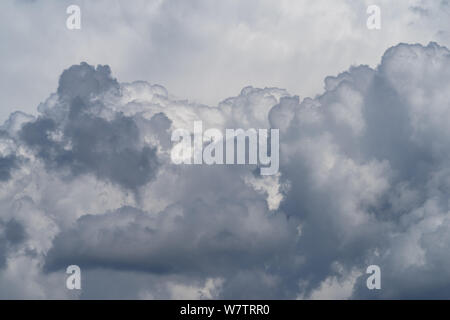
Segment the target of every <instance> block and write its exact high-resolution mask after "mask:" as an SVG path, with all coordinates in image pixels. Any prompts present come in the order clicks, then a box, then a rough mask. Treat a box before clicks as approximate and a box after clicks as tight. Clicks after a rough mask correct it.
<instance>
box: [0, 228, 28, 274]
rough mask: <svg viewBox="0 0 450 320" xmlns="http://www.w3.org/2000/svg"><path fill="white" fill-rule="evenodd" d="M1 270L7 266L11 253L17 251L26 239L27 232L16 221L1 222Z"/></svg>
mask: <svg viewBox="0 0 450 320" xmlns="http://www.w3.org/2000/svg"><path fill="white" fill-rule="evenodd" d="M0 231H1V232H0V270H1V269H3V268H4V267H5V265H6V258H7V256H8V254H9V253H11V252H13V251H14V249H16V246H17V245H18V244H20V243H22V242H23V241H24V240H25V238H26V232H25V229H24V227H23V225H22V224H21V223H19V222H18V221H16V220H15V219H10V220H9V221H3V220H0Z"/></svg>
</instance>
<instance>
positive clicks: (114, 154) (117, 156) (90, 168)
mask: <svg viewBox="0 0 450 320" xmlns="http://www.w3.org/2000/svg"><path fill="white" fill-rule="evenodd" d="M118 87H119V85H118V83H117V81H116V80H115V79H113V78H111V72H110V69H109V67H108V66H98V67H97V68H96V69H95V68H94V67H93V66H90V65H88V64H86V63H81V64H80V65H77V66H72V67H70V68H69V69H67V70H65V71H64V72H63V73H62V75H61V78H60V80H59V87H58V91H57V92H58V103H57V105H56V106H55V107H54V109H51V110H46V111H45V112H44V115H42V116H40V117H39V118H38V119H37V120H36V121H34V122H29V123H26V124H25V125H24V126H23V128H22V130H21V132H20V137H21V139H22V140H23V141H24V142H25V144H26V145H28V146H29V147H31V148H33V149H34V150H35V152H36V153H37V155H38V156H39V157H40V158H41V159H42V160H44V162H45V163H46V165H47V166H48V167H50V168H69V169H70V171H71V173H72V174H73V175H79V174H84V173H93V174H95V175H96V176H98V177H99V178H101V179H106V180H109V181H111V182H113V183H117V184H119V185H121V186H123V187H125V188H128V189H136V188H138V187H140V186H142V185H144V184H146V183H147V182H148V181H150V180H151V179H152V178H153V177H154V176H155V173H156V170H157V168H158V159H157V156H156V151H155V148H154V147H152V146H148V145H144V144H143V142H142V140H141V137H140V132H139V128H138V126H137V125H136V121H135V119H134V118H132V117H128V116H125V115H123V114H122V113H120V112H117V113H114V114H113V115H112V116H111V117H112V119H111V120H107V119H104V118H102V117H100V116H99V115H98V113H101V111H102V109H103V105H102V103H101V102H98V101H95V99H96V98H98V96H99V95H101V94H105V93H111V92H112V94H117V92H116V91H117V90H118ZM57 134H59V135H60V136H59V137H56V138H55V137H54V136H52V135H57Z"/></svg>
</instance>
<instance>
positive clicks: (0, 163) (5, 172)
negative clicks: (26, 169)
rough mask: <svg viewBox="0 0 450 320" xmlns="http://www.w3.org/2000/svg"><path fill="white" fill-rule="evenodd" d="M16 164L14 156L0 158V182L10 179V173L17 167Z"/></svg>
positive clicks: (16, 160) (16, 159)
mask: <svg viewBox="0 0 450 320" xmlns="http://www.w3.org/2000/svg"><path fill="white" fill-rule="evenodd" d="M18 162H19V161H18V158H17V157H16V156H15V155H9V156H7V157H0V182H1V181H8V180H9V179H10V178H11V171H12V170H13V169H16V168H17V167H18V166H19V164H18Z"/></svg>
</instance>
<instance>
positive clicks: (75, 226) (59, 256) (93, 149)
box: [0, 0, 450, 299]
mask: <svg viewBox="0 0 450 320" xmlns="http://www.w3.org/2000/svg"><path fill="white" fill-rule="evenodd" d="M70 4H77V5H79V6H80V8H81V29H80V30H69V29H67V28H66V19H67V17H68V15H67V14H66V8H67V6H69V5H70ZM371 4H375V3H374V2H372V1H344V0H338V1H323V0H317V1H298V0H296V1H287V0H286V1H283V0H281V1H264V0H262V1H253V0H246V1H233V0H230V1H206V0H203V1H201V0H198V1H196V0H193V1H189V2H187V1H181V0H180V1H177V0H173V1H132V2H130V1H95V2H94V1H89V2H88V1H70V2H69V1H58V2H55V1H39V0H35V1H30V0H29V1H24V0H22V1H19V0H16V1H2V2H1V3H0V12H1V19H0V24H1V28H0V42H1V43H2V49H1V50H0V59H1V63H0V71H1V72H0V74H1V76H0V90H1V96H2V102H1V105H0V106H1V109H0V123H3V124H2V125H0V298H2V299H11V298H19V299H22V298H37V299H55V298H58V299H93V298H95V299H98V298H100V299H117V298H123V299H161V298H163V299H216V298H222V299H379V298H382V299H398V298H404V299H414V298H447V299H448V298H449V295H450V293H449V292H450V272H449V271H448V270H450V268H449V266H450V260H449V257H448V251H449V249H450V238H449V232H448V231H449V229H450V215H449V210H450V208H449V206H450V205H449V202H448V194H449V192H450V166H449V161H448V160H449V156H450V153H449V152H448V147H447V146H448V145H449V142H450V129H449V127H448V118H449V116H450V96H449V92H450V90H449V89H450V51H449V49H448V46H449V45H450V33H449V31H448V30H450V29H449V27H450V25H449V24H450V19H449V15H450V2H449V1H446V0H442V1H434V2H429V1H428V2H426V1H406V0H404V1H395V2H392V1H387V0H386V1H384V0H378V1H377V3H376V4H377V5H378V6H379V7H380V9H381V29H379V30H369V29H368V28H367V26H366V21H367V18H368V16H369V15H368V14H367V12H366V9H367V7H368V6H369V5H371ZM194 121H202V122H203V124H204V127H205V128H217V129H219V130H225V129H227V128H243V129H249V128H260V129H261V128H267V129H269V128H272V129H278V130H279V132H280V138H279V148H280V166H279V172H278V173H277V174H276V175H272V176H262V175H260V174H259V171H258V167H257V166H255V165H247V166H246V165H244V166H228V165H226V166H220V165H212V166H208V165H193V166H189V165H175V164H174V163H172V161H171V158H170V154H171V149H172V147H173V142H172V141H171V133H172V132H173V131H174V130H175V129H177V128H187V129H188V130H190V129H191V128H192V125H193V122H194ZM73 264H75V265H78V266H80V268H81V272H82V289H81V290H68V289H67V288H66V286H65V279H66V277H67V275H66V273H65V271H66V267H67V266H69V265H73ZM369 265H378V266H379V267H380V270H381V274H382V276H381V277H382V278H381V279H382V287H381V290H368V288H367V286H366V278H367V275H366V268H367V266H369Z"/></svg>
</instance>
